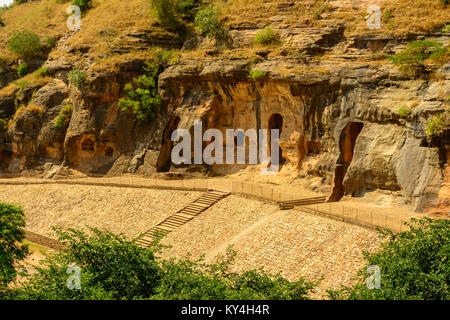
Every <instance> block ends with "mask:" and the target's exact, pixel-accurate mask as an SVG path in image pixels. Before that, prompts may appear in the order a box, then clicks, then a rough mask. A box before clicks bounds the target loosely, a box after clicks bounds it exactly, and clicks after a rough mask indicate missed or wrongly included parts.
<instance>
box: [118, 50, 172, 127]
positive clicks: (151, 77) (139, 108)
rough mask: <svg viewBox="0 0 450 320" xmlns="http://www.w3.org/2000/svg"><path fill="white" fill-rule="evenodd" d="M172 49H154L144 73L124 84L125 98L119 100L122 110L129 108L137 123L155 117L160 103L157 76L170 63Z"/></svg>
mask: <svg viewBox="0 0 450 320" xmlns="http://www.w3.org/2000/svg"><path fill="white" fill-rule="evenodd" d="M172 58H173V51H167V50H164V49H161V48H157V49H155V50H154V53H153V59H152V61H150V62H147V63H146V65H145V66H144V71H145V74H143V75H141V76H139V77H137V78H134V79H133V80H132V82H130V83H128V84H126V85H125V98H122V99H120V100H119V107H120V108H121V110H122V111H127V110H131V111H133V113H134V114H135V115H136V120H137V121H138V124H141V123H143V122H145V121H151V120H153V119H154V118H155V109H156V107H157V106H159V105H160V104H161V97H160V96H159V94H158V76H159V74H160V73H161V72H162V71H163V70H164V68H165V67H166V66H167V65H168V64H170V63H171V60H172Z"/></svg>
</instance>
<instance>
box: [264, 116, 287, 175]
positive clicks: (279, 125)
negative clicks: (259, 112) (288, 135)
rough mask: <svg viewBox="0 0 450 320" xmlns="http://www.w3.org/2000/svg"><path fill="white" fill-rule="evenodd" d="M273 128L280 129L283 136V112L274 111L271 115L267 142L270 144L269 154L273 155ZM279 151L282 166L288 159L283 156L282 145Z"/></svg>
mask: <svg viewBox="0 0 450 320" xmlns="http://www.w3.org/2000/svg"><path fill="white" fill-rule="evenodd" d="M272 129H278V130H279V131H280V132H279V136H281V131H282V130H283V117H282V116H281V114H279V113H274V114H272V115H271V116H270V118H269V132H268V139H267V143H268V144H269V153H268V154H269V155H272V150H271V146H272V144H271V141H272V137H271V132H272V131H271V130H272ZM278 149H279V152H278V157H279V162H278V163H279V164H280V166H282V165H283V164H284V163H285V162H286V159H284V158H283V155H282V150H281V147H280V146H278Z"/></svg>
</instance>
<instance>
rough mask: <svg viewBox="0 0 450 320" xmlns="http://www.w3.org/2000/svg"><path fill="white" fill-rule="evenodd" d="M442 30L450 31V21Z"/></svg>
mask: <svg viewBox="0 0 450 320" xmlns="http://www.w3.org/2000/svg"><path fill="white" fill-rule="evenodd" d="M442 31H444V32H450V23H449V24H446V25H445V26H444V27H443V28H442Z"/></svg>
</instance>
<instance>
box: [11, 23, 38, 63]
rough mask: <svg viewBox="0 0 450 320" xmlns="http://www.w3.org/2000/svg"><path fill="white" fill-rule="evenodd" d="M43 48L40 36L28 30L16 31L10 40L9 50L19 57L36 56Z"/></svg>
mask: <svg viewBox="0 0 450 320" xmlns="http://www.w3.org/2000/svg"><path fill="white" fill-rule="evenodd" d="M41 47H42V46H41V40H40V38H39V36H38V35H37V34H35V33H34V32H31V31H28V30H22V31H15V32H14V33H13V35H12V36H11V38H10V39H9V40H8V49H9V50H10V51H11V52H13V53H14V54H16V55H18V56H23V57H32V56H35V55H37V54H38V53H39V51H40V49H41Z"/></svg>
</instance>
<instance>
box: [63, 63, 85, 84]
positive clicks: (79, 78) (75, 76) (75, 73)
mask: <svg viewBox="0 0 450 320" xmlns="http://www.w3.org/2000/svg"><path fill="white" fill-rule="evenodd" d="M67 77H68V79H69V81H70V83H71V84H73V85H74V86H75V87H77V88H81V87H82V85H83V84H84V83H85V82H86V72H84V71H82V70H80V69H78V67H74V68H73V69H72V71H70V72H69V74H68V75H67Z"/></svg>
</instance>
